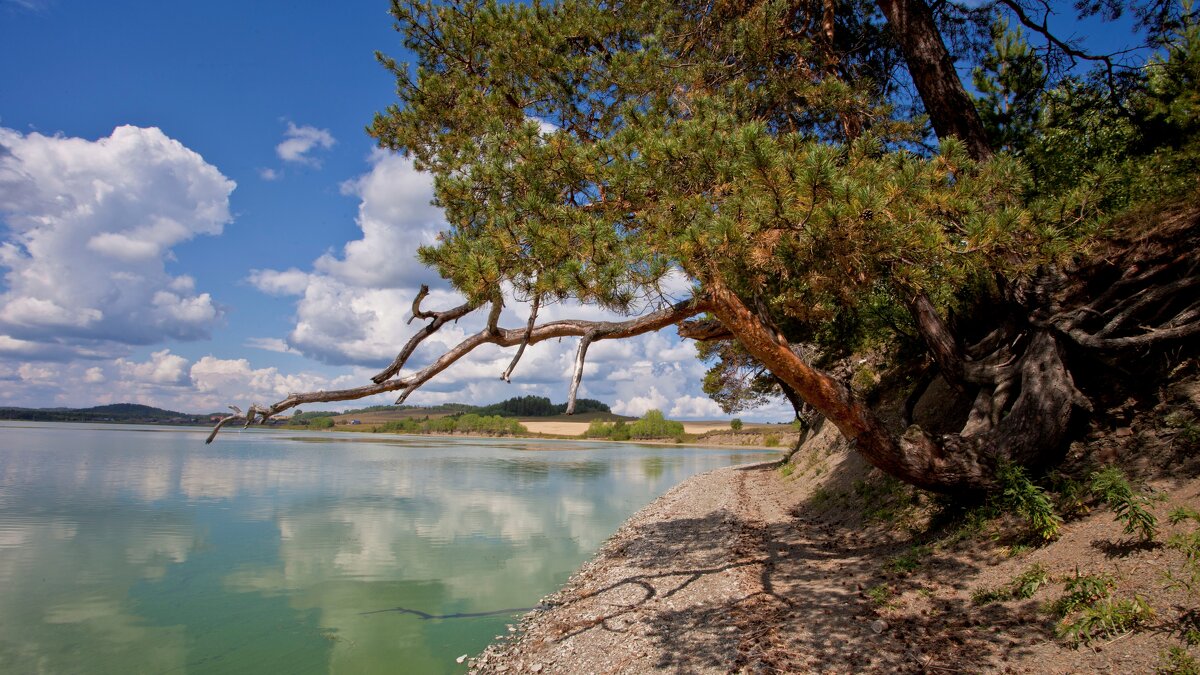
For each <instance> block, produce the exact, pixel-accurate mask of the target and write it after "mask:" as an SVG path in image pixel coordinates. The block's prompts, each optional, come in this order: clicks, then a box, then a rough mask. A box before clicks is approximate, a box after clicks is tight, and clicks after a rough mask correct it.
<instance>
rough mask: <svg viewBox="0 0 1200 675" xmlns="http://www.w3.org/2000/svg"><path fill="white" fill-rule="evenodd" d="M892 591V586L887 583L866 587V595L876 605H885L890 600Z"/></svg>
mask: <svg viewBox="0 0 1200 675" xmlns="http://www.w3.org/2000/svg"><path fill="white" fill-rule="evenodd" d="M893 593H894V591H892V587H891V586H888V585H887V584H879V585H878V586H872V587H871V588H868V589H867V597H868V598H870V599H871V603H872V604H874V605H875V606H876V607H886V606H887V605H888V603H890V602H891V601H892V595H893Z"/></svg>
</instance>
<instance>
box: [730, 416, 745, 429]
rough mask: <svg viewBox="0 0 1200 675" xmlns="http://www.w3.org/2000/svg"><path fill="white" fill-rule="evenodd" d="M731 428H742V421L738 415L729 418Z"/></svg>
mask: <svg viewBox="0 0 1200 675" xmlns="http://www.w3.org/2000/svg"><path fill="white" fill-rule="evenodd" d="M729 428H730V429H733V430H734V431H741V430H742V421H741V420H740V419H738V418H736V417H735V418H733V419H731V420H729Z"/></svg>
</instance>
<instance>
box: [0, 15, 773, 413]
mask: <svg viewBox="0 0 1200 675" xmlns="http://www.w3.org/2000/svg"><path fill="white" fill-rule="evenodd" d="M387 9H388V3H387V2H384V1H381V0H346V1H344V2H337V3H295V2H289V3H283V2H277V1H275V0H263V1H260V2H253V3H247V2H241V1H238V2H233V1H229V0H209V1H207V2H203V3H179V2H152V1H150V0H142V1H133V0H110V1H106V2H102V3H99V2H96V3H76V2H66V0H0V63H2V64H3V65H2V66H0V220H2V221H3V228H2V229H0V274H2V275H3V276H2V279H0V405H13V406H29V407H56V406H69V407H84V406H91V405H99V404H105V403H116V402H127V401H129V402H138V403H145V404H148V405H155V406H160V407H165V408H168V409H173V410H180V411H185V412H209V411H217V410H222V409H224V408H225V406H226V405H229V404H235V405H239V406H241V407H243V408H244V407H246V405H247V404H249V403H261V404H268V403H272V402H274V401H276V400H279V399H281V398H283V397H285V396H287V395H288V394H289V393H291V392H297V391H308V390H313V389H332V388H342V387H349V386H358V385H361V384H365V383H367V382H368V380H369V377H370V376H371V375H372V374H374V373H375V372H378V371H379V370H380V369H381V368H382V367H383V366H385V365H386V364H387V363H388V362H389V361H390V360H391V359H392V357H393V356H395V353H396V352H397V351H398V350H399V348H400V347H401V346H402V345H403V344H404V342H405V340H407V338H408V336H409V335H411V334H412V333H413V332H415V331H416V330H417V329H418V328H419V327H420V325H421V322H419V321H418V322H414V323H413V324H411V325H410V324H408V323H407V320H408V319H409V317H410V314H411V311H410V306H411V303H412V299H413V296H414V295H415V293H416V289H417V288H419V286H420V285H421V284H422V283H428V284H430V285H431V286H432V287H433V288H434V291H433V293H432V294H431V295H430V298H429V299H428V300H427V301H426V304H425V307H426V308H438V307H447V308H448V307H451V306H454V305H457V304H459V303H460V302H461V300H460V299H459V298H458V297H456V296H455V295H454V294H453V293H452V292H451V291H450V290H449V289H448V287H447V286H446V285H445V284H444V283H443V282H442V281H441V280H440V279H438V277H437V275H436V273H434V272H432V271H430V270H428V269H426V268H424V267H422V266H421V265H420V264H419V263H418V262H417V261H416V260H415V258H414V254H415V251H416V248H417V247H418V246H419V245H421V244H422V243H426V242H429V241H431V240H432V238H433V236H434V235H435V234H436V232H437V231H439V230H440V229H442V228H443V227H444V222H443V220H442V215H441V212H440V211H439V210H438V209H437V208H435V207H433V206H431V205H430V199H431V197H432V187H431V181H430V179H429V178H428V176H425V175H422V174H419V173H417V172H416V171H414V170H413V168H412V166H411V164H410V163H409V162H408V161H407V160H405V159H404V158H403V157H401V156H399V155H395V154H390V153H385V152H383V151H380V150H378V149H376V148H375V147H374V144H373V143H372V140H371V139H370V138H369V137H368V136H367V134H366V133H365V131H364V127H365V126H366V125H367V124H369V123H370V121H371V118H372V116H373V115H374V114H375V112H377V111H380V110H382V109H384V108H385V107H386V106H387V105H389V104H390V103H392V102H394V100H395V99H394V88H395V82H394V80H393V79H392V77H391V76H390V75H389V74H388V73H387V72H386V71H385V70H384V69H383V68H382V67H381V66H380V65H378V63H377V62H376V61H375V57H374V53H375V51H377V50H378V51H382V52H384V53H387V54H388V55H390V56H393V57H396V58H398V59H401V60H403V59H404V58H405V56H406V54H405V52H404V51H403V49H402V46H401V45H400V40H399V36H398V35H397V34H396V33H395V32H394V31H393V29H392V20H391V17H390V16H389V15H388V14H387ZM526 312H527V308H526V307H524V306H520V305H515V304H514V305H512V306H510V307H509V308H507V309H506V310H505V314H504V316H503V325H507V326H519V325H523V324H524V322H525V319H526V318H527V314H526ZM541 316H542V317H543V318H545V319H547V320H551V319H555V318H563V317H567V316H574V317H581V318H598V317H599V316H601V315H600V314H598V313H597V311H596V310H594V309H592V308H581V307H570V306H553V307H548V308H545V309H544V310H543V312H542V313H541ZM481 318H482V317H480V319H481ZM478 321H479V320H478V319H474V318H468V319H465V320H463V321H462V322H460V324H458V325H448V326H446V327H445V328H443V329H442V331H441V332H439V333H438V334H437V335H436V336H435V337H434V338H433V339H430V340H428V341H427V344H426V345H424V346H423V347H422V349H421V350H419V351H418V353H417V355H416V356H415V357H414V359H413V366H416V367H419V366H421V365H423V364H425V363H427V362H428V361H429V360H431V359H433V358H436V356H437V355H438V354H440V353H441V352H442V351H444V350H445V349H446V348H448V347H450V346H451V345H453V344H454V343H456V342H458V341H459V340H461V339H462V338H463V337H465V335H467V334H468V332H473V331H474V330H478V327H479V326H478V325H477V324H478ZM575 348H576V341H575V340H574V339H570V340H562V341H557V342H548V343H542V344H539V345H534V346H532V347H530V348H529V349H528V350H527V351H526V353H525V356H524V357H523V358H522V361H521V364H520V365H519V366H518V367H517V369H516V371H515V373H514V375H513V378H512V382H511V383H505V382H503V381H502V380H501V379H500V374H501V373H502V372H503V370H504V368H505V367H506V366H507V364H508V360H509V359H510V358H511V351H502V350H500V349H498V348H491V347H489V348H486V349H481V350H477V351H476V352H475V353H473V354H471V355H470V356H469V357H468V358H466V359H464V360H463V361H462V362H460V363H459V364H457V365H456V366H455V367H453V368H451V369H450V370H448V371H447V372H445V373H442V374H441V375H440V376H439V377H437V378H435V379H434V380H433V381H431V382H429V383H428V384H426V385H425V386H424V387H423V388H422V389H420V390H418V392H417V393H414V394H413V395H412V396H411V397H410V398H409V399H408V401H407V402H408V403H410V404H418V405H429V404H436V403H441V402H449V401H456V402H464V403H475V404H486V403H491V402H495V401H498V400H502V399H504V398H507V397H510V396H519V395H529V394H536V395H542V396H549V397H550V398H552V399H553V400H555V401H562V400H565V398H566V389H567V386H568V381H569V378H570V371H571V363H572V359H573V356H574V350H575ZM704 371H705V366H704V365H703V364H701V363H700V362H699V361H697V359H696V358H695V349H694V347H693V345H692V344H691V343H688V342H684V341H681V340H680V339H679V338H678V336H677V335H675V333H674V331H673V330H671V329H667V330H665V331H662V332H660V333H657V334H651V335H645V336H641V337H639V338H636V339H633V340H626V341H619V342H618V341H611V342H600V343H596V344H595V345H593V346H592V347H591V349H590V350H589V353H588V363H587V366H586V368H585V371H584V380H583V384H582V388H581V393H580V395H581V396H584V397H590V398H598V399H600V400H603V401H605V402H607V403H609V404H610V405H612V406H613V409H614V411H616V412H619V413H625V414H632V415H639V414H641V413H643V412H644V411H645V410H647V409H649V408H659V409H661V410H663V411H664V412H666V413H667V414H668V415H669V416H671V417H675V418H681V419H696V418H705V419H712V418H720V417H725V416H724V415H722V414H721V412H720V410H719V408H718V407H717V406H716V404H715V403H713V402H712V401H711V400H710V399H709V398H708V397H707V396H705V395H704V393H703V392H702V391H701V389H700V383H701V380H702V378H703V374H704ZM393 400H394V396H386V395H385V396H380V397H375V398H372V399H363V400H361V401H360V402H356V403H347V404H335V405H332V406H326V407H333V408H345V407H357V406H358V405H360V404H361V405H372V404H380V403H390V402H392V401H393ZM316 407H321V406H309V407H308V408H309V409H313V408H316ZM789 410H790V408H788V407H787V406H786V405H785V404H783V403H782V402H780V404H779V405H774V406H769V407H768V408H765V409H763V410H760V411H758V412H757V413H754V414H750V415H743V416H744V417H747V418H748V419H753V418H759V419H779V420H786V419H788V418H789V416H790V415H789V414H788V411H789Z"/></svg>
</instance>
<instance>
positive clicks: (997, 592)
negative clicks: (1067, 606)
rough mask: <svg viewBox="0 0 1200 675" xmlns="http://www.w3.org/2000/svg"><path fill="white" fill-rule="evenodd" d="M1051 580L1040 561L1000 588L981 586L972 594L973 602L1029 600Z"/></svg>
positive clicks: (982, 603)
mask: <svg viewBox="0 0 1200 675" xmlns="http://www.w3.org/2000/svg"><path fill="white" fill-rule="evenodd" d="M1049 582H1050V575H1049V574H1047V573H1046V568H1045V567H1043V566H1042V565H1041V564H1040V563H1034V564H1033V565H1030V566H1029V567H1028V568H1026V569H1025V571H1024V572H1021V573H1020V574H1018V575H1017V576H1016V577H1014V578H1013V580H1012V581H1010V582H1009V583H1008V584H1006V585H1004V586H1002V587H1000V588H992V589H987V588H981V589H979V590H977V591H975V593H974V594H972V595H971V602H973V603H974V604H976V605H986V604H988V603H990V602H1005V601H1008V600H1027V599H1029V598H1032V597H1033V594H1034V593H1037V591H1038V589H1039V588H1041V587H1042V586H1045V585H1046V584H1047V583H1049Z"/></svg>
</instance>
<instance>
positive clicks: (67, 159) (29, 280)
mask: <svg viewBox="0 0 1200 675" xmlns="http://www.w3.org/2000/svg"><path fill="white" fill-rule="evenodd" d="M234 187H235V184H234V182H233V181H231V180H229V179H228V178H226V177H225V176H223V175H221V172H220V171H218V170H217V169H216V167H214V166H212V165H210V164H208V163H207V162H205V161H204V158H202V157H201V156H200V155H199V154H197V153H196V152H194V151H192V150H189V149H188V148H186V147H184V146H183V144H181V143H179V142H178V141H176V140H173V139H171V138H168V137H167V136H166V135H165V134H163V132H162V131H160V130H159V129H157V128H138V127H131V126H122V127H118V128H116V129H115V130H113V132H112V135H110V136H108V137H106V138H101V139H98V140H95V141H90V140H86V139H82V138H68V137H64V136H45V135H42V134H39V133H30V134H28V135H25V134H21V133H20V132H17V131H14V130H12V129H5V128H0V218H2V219H3V221H4V223H5V224H6V225H7V226H8V231H7V232H6V233H5V238H4V240H3V242H2V243H0V267H2V268H3V269H4V270H5V271H4V280H5V282H6V284H5V285H6V286H7V289H6V290H5V292H4V293H3V294H0V355H9V356H16V357H20V358H27V359H58V360H61V359H67V358H79V357H83V358H102V357H107V356H112V355H114V354H119V353H121V352H122V351H124V350H125V349H127V347H128V346H131V345H148V344H154V343H158V342H162V341H164V340H167V339H175V340H199V339H205V338H208V337H209V334H210V331H211V330H212V328H213V327H214V326H215V325H217V324H218V322H219V321H220V320H221V317H222V310H221V308H220V307H219V306H218V305H217V304H216V303H215V302H214V300H213V299H212V297H211V296H210V295H209V294H208V293H202V292H197V291H196V288H195V280H194V279H192V278H191V277H190V276H187V275H172V274H170V273H168V272H167V264H168V262H169V261H171V260H173V254H172V250H171V249H172V247H173V246H176V245H177V244H180V243H182V242H185V241H188V240H190V239H192V238H194V237H196V236H198V235H218V234H220V233H221V232H222V230H223V228H224V226H225V225H226V224H227V223H229V222H230V219H231V218H230V214H229V195H230V193H231V192H232V191H233V189H234Z"/></svg>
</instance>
